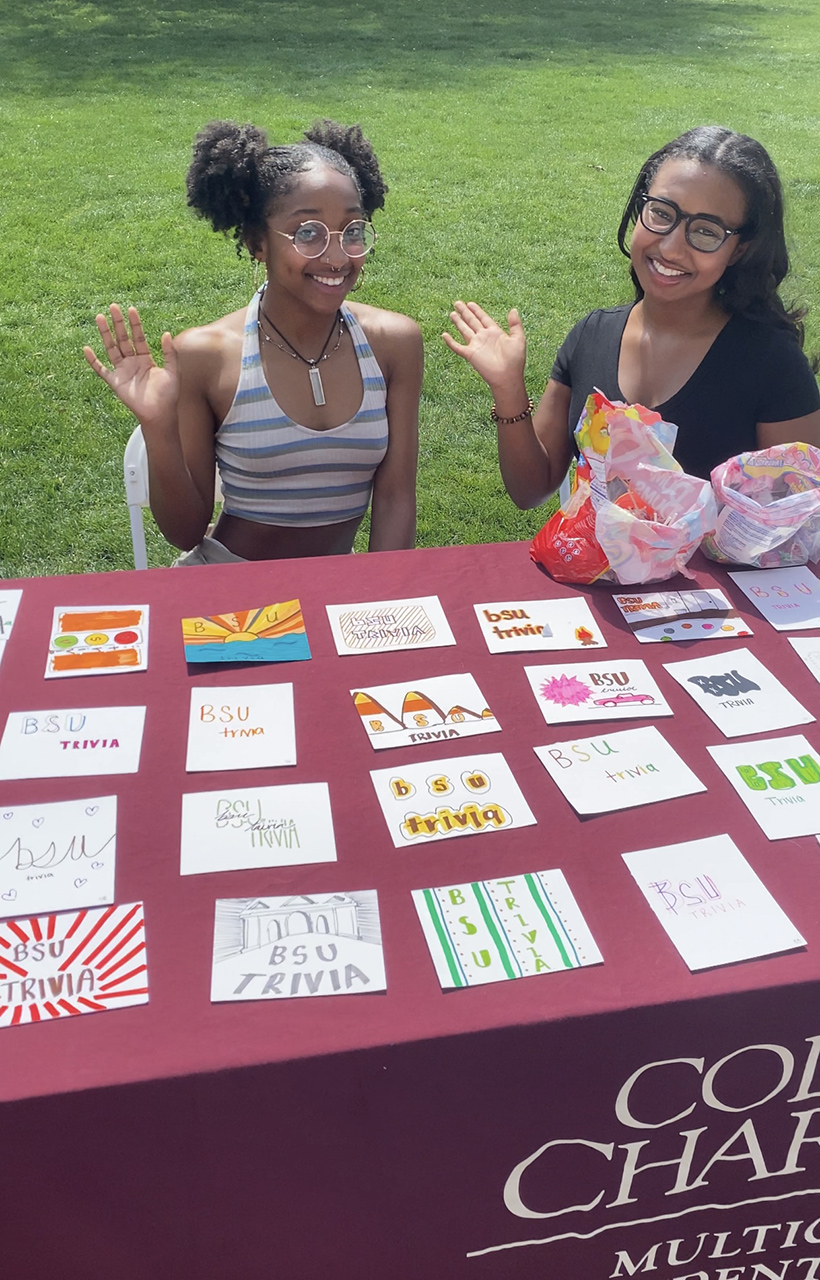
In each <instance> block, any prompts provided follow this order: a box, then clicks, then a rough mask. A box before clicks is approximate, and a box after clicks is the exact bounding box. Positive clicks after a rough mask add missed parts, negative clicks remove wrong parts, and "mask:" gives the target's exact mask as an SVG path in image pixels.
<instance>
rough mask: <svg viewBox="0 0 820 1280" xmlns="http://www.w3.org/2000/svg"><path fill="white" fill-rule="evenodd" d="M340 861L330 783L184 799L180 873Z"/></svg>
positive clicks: (201, 793) (248, 789) (200, 793)
mask: <svg viewBox="0 0 820 1280" xmlns="http://www.w3.org/2000/svg"><path fill="white" fill-rule="evenodd" d="M335 861H336V841H335V839H334V836H333V819H332V818H331V814H330V795H329V793H328V788H327V783H326V782H301V783H294V784H293V785H291V786H284V787H241V788H239V789H237V790H232V791H227V790H226V791H196V792H193V793H190V794H188V795H184V796H183V797H182V842H181V858H180V868H179V870H180V875H183V876H197V875H202V874H204V873H205V872H207V871H240V870H243V869H245V868H248V867H294V866H301V864H302V863H308V862H335Z"/></svg>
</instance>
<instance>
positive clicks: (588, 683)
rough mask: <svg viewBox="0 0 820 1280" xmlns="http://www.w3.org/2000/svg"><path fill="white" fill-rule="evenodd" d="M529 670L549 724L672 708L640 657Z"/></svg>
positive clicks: (629, 716) (663, 712) (631, 716)
mask: <svg viewBox="0 0 820 1280" xmlns="http://www.w3.org/2000/svg"><path fill="white" fill-rule="evenodd" d="M524 672H525V674H526V676H527V679H528V680H529V682H530V686H531V688H532V691H533V693H534V694H535V700H536V702H537V703H538V705H539V707H540V708H541V713H542V715H543V717H544V719H545V720H546V722H547V724H573V723H575V722H577V721H580V720H636V719H639V718H640V719H644V720H645V719H647V718H648V717H654V716H671V714H672V708H671V707H670V706H669V703H668V702H667V701H666V699H665V698H664V696H663V694H662V693H661V691H660V689H659V688H658V686H657V684H656V683H655V681H654V680H653V679H652V676H651V675H650V674H649V670H648V669H647V666H646V663H645V662H641V660H640V658H628V659H623V658H622V659H620V660H618V659H617V658H613V659H612V660H611V661H608V662H586V663H581V662H579V663H567V664H564V665H560V666H548V667H525V668H524Z"/></svg>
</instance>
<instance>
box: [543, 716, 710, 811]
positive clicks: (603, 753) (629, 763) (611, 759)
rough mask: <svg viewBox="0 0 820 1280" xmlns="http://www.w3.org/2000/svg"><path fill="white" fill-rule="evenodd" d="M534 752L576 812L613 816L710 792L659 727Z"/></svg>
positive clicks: (626, 731) (633, 730)
mask: <svg viewBox="0 0 820 1280" xmlns="http://www.w3.org/2000/svg"><path fill="white" fill-rule="evenodd" d="M533 750H534V751H535V754H536V755H537V756H538V759H539V760H540V761H541V763H542V764H543V766H544V768H545V769H546V770H547V773H548V774H549V775H550V777H551V778H552V779H553V781H554V782H555V783H557V785H558V787H559V788H560V789H561V791H563V793H564V795H565V796H566V798H567V800H568V801H569V803H570V804H571V805H572V807H573V809H574V810H575V811H576V813H610V812H611V811H613V810H615V809H631V808H633V807H634V806H635V805H640V804H654V803H655V802H656V801H657V800H671V799H673V797H674V796H691V795H694V794H695V793H696V792H697V791H705V790H706V787H705V786H704V785H703V783H702V782H701V781H700V779H699V778H698V777H696V776H695V774H694V773H693V772H692V770H691V769H690V768H689V766H688V765H686V764H684V762H683V760H681V758H680V756H679V755H678V754H677V752H676V751H673V750H672V748H671V747H670V745H669V743H668V742H667V741H666V739H665V738H664V737H663V735H662V734H661V733H659V732H658V730H657V729H656V728H655V726H654V725H647V726H646V727H644V728H641V729H622V730H620V731H619V732H617V733H608V734H606V735H602V736H601V737H596V738H577V739H575V740H574V741H572V740H570V741H568V742H557V743H555V744H554V745H553V746H548V747H534V748H533Z"/></svg>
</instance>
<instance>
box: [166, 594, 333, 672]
mask: <svg viewBox="0 0 820 1280" xmlns="http://www.w3.org/2000/svg"><path fill="white" fill-rule="evenodd" d="M182 639H183V643H184V645H185V661H186V662H301V661H303V660H304V659H306V658H309V657H310V645H309V644H308V638H307V635H306V633H305V623H304V619H303V617H302V606H301V605H300V603H299V601H298V600H286V601H285V602H284V603H283V604H266V605H262V607H261V608H255V609H240V610H239V611H238V612H236V613H215V614H211V615H210V616H209V617H201V618H183V619H182Z"/></svg>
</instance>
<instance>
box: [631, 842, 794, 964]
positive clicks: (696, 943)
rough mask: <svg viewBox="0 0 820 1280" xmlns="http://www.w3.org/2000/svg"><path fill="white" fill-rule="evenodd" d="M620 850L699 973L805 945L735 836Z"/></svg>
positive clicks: (686, 960) (684, 957) (640, 886)
mask: <svg viewBox="0 0 820 1280" xmlns="http://www.w3.org/2000/svg"><path fill="white" fill-rule="evenodd" d="M622 857H623V860H624V862H625V863H626V865H627V867H628V868H629V870H630V872H631V873H632V876H633V877H634V879H635V882H636V884H637V885H638V887H639V889H640V890H641V892H642V893H643V895H644V897H645V898H646V900H647V902H648V903H649V905H650V907H651V908H652V910H653V911H654V913H655V915H656V916H657V917H658V919H659V920H660V922H661V924H662V925H663V927H664V929H665V930H666V932H667V933H668V935H669V937H670V938H671V940H672V942H673V943H674V945H675V947H676V948H677V950H678V951H679V952H680V954H681V956H682V957H683V959H684V961H685V963H686V965H687V966H688V968H689V969H691V970H692V971H693V972H696V971H697V970H699V969H710V968H712V967H713V966H715V965H721V964H736V963H737V962H738V961H740V960H754V959H756V958H757V957H758V956H770V955H774V954H775V953H776V952H778V951H792V950H793V949H794V948H795V947H804V946H805V945H806V939H805V938H804V937H803V936H802V934H800V933H799V932H798V931H797V929H795V927H794V925H793V924H792V922H791V920H789V918H788V916H787V915H786V914H785V912H784V911H783V910H782V908H781V907H780V906H779V905H778V903H777V902H775V900H774V898H773V897H772V895H771V894H770V893H769V890H768V889H767V888H766V886H765V885H764V884H763V882H762V881H761V880H760V879H759V878H758V876H757V875H756V874H755V872H754V871H753V870H752V868H751V867H750V866H749V863H748V862H747V861H746V859H745V858H744V857H743V854H742V853H741V852H740V850H739V849H738V847H737V845H736V844H735V843H734V841H733V840H732V839H731V837H730V836H727V835H720V836H707V837H706V838H705V839H703V840H687V841H684V842H683V843H681V844H670V845H664V846H663V847H661V848H657V849H641V850H639V851H638V852H637V853H624V854H622Z"/></svg>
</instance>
